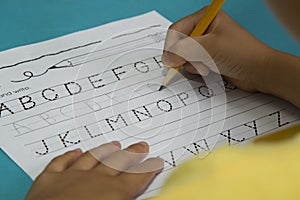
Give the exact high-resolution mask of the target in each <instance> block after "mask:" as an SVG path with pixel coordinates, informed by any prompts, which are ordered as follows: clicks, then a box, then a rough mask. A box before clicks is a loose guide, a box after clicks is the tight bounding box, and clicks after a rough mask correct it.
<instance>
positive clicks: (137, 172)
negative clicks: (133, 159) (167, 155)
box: [119, 158, 164, 197]
mask: <svg viewBox="0 0 300 200" xmlns="http://www.w3.org/2000/svg"><path fill="white" fill-rule="evenodd" d="M163 166H164V161H163V160H162V159H160V158H149V159H147V160H146V161H145V162H142V163H141V164H139V165H136V166H134V167H132V168H130V169H128V171H127V172H125V173H121V174H120V176H119V177H120V178H121V179H122V180H123V181H124V184H126V185H128V186H129V187H128V188H129V191H128V192H129V193H130V196H132V197H135V196H137V195H139V194H141V193H143V192H144V191H145V190H146V189H147V187H148V186H149V185H150V183H151V182H152V180H153V179H154V178H155V177H156V176H157V175H158V174H159V173H160V172H161V171H162V169H163Z"/></svg>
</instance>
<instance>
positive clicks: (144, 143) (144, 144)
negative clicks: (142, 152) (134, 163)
mask: <svg viewBox="0 0 300 200" xmlns="http://www.w3.org/2000/svg"><path fill="white" fill-rule="evenodd" d="M139 144H140V145H143V146H145V147H148V146H149V145H148V143H147V142H139Z"/></svg>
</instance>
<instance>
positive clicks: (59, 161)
mask: <svg viewBox="0 0 300 200" xmlns="http://www.w3.org/2000/svg"><path fill="white" fill-rule="evenodd" d="M81 155H82V151H81V150H80V149H76V150H73V151H68V152H66V153H64V154H63V155H60V156H58V157H56V158H54V159H53V160H52V161H51V162H50V163H49V164H48V165H47V167H46V168H45V170H44V171H45V172H62V171H64V170H66V169H68V167H69V166H71V165H72V164H73V163H74V162H75V161H76V160H77V159H78V158H79V157H80V156H81Z"/></svg>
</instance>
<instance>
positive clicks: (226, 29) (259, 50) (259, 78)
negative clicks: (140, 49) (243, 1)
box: [162, 0, 270, 92]
mask: <svg viewBox="0 0 300 200" xmlns="http://www.w3.org/2000/svg"><path fill="white" fill-rule="evenodd" d="M214 2H219V6H218V7H217V8H218V9H219V8H220V5H221V4H222V3H223V2H224V1H217V0H216V1H213V3H214ZM213 3H212V4H211V5H213ZM220 3H221V4H220ZM209 8H212V7H211V6H209V7H206V8H203V9H201V10H199V11H198V12H196V13H194V14H192V15H189V16H187V17H185V18H183V19H181V20H179V21H178V22H176V23H174V24H172V25H171V26H170V28H169V31H174V32H175V31H176V32H179V33H182V35H186V37H188V36H190V37H191V38H192V39H193V40H194V41H195V42H197V43H198V44H199V45H201V46H202V47H203V48H204V49H205V50H206V51H207V53H208V54H209V55H210V56H211V58H212V59H213V61H214V63H215V64H216V66H217V68H218V70H215V69H213V68H211V66H208V65H205V64H204V62H201V60H202V55H197V56H198V58H197V60H195V61H194V62H193V63H190V62H188V61H187V60H186V59H185V56H182V54H185V55H190V54H192V53H194V52H196V51H197V50H196V49H193V48H194V47H193V46H190V45H189V43H188V42H187V40H185V39H182V40H181V38H179V39H178V38H176V37H168V36H167V38H166V41H169V42H170V40H171V42H170V43H171V44H172V46H168V45H165V49H164V53H163V57H162V59H163V60H162V61H163V63H164V65H165V66H166V67H168V68H175V70H169V72H168V73H173V74H176V73H178V72H177V70H178V69H180V68H181V67H183V68H184V69H185V70H186V71H188V72H190V73H193V74H200V75H203V76H206V75H208V74H209V73H211V71H212V72H215V73H221V74H222V75H223V76H224V78H225V79H226V80H227V81H229V82H231V83H232V84H234V85H235V86H237V87H238V88H240V89H244V90H247V91H261V92H263V91H264V90H265V89H266V88H265V87H266V84H265V82H264V81H265V80H266V79H265V77H266V74H265V66H266V55H268V52H269V50H270V47H268V46H266V45H265V44H263V43H262V42H261V41H259V40H258V39H256V38H255V37H254V36H253V35H252V34H250V33H249V32H248V31H246V30H245V29H244V28H243V27H241V26H240V25H239V24H237V23H236V22H235V21H234V20H233V19H232V18H231V17H230V16H228V15H227V14H226V13H225V12H224V11H222V10H218V9H217V10H218V12H216V10H215V12H214V13H213V15H216V16H215V17H213V15H211V17H210V19H209V20H207V21H206V22H205V26H201V27H202V28H201V30H202V31H196V29H195V27H197V26H199V24H201V23H200V22H201V21H202V20H203V21H204V17H205V16H207V15H208V14H206V13H210V12H208V10H209ZM214 8H216V7H214ZM209 21H211V23H208V22H209ZM202 23H204V22H202ZM207 24H208V25H207ZM206 26H207V28H205V27H206ZM203 30H204V31H203ZM196 32H198V33H199V34H196ZM170 48H172V51H169V49H170ZM176 51H178V53H176ZM179 55H180V56H179ZM186 57H188V56H186ZM165 80H167V81H164V83H163V84H162V86H163V87H164V86H167V82H168V81H169V80H170V76H168V75H167V76H166V79H165ZM163 87H162V88H163Z"/></svg>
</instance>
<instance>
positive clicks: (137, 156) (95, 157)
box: [26, 142, 163, 200]
mask: <svg viewBox="0 0 300 200" xmlns="http://www.w3.org/2000/svg"><path fill="white" fill-rule="evenodd" d="M120 148H121V145H120V143H118V142H112V143H107V144H104V145H101V146H100V147H98V148H95V149H93V150H91V151H89V152H86V153H84V154H83V153H82V152H81V151H80V150H74V151H70V152H67V153H65V154H63V155H61V156H59V157H57V158H55V159H53V160H52V161H51V162H50V164H49V165H48V166H47V167H46V169H45V170H44V171H43V172H42V173H41V174H40V176H39V177H38V178H37V179H36V180H35V181H34V183H33V185H32V187H31V189H30V191H29V193H28V195H27V197H26V200H40V199H43V200H49V199H51V200H62V199H63V200H77V199H78V200H79V199H81V200H82V199H88V200H93V199H97V200H99V199H110V200H114V199H132V198H134V197H136V196H137V195H139V194H141V193H142V192H143V191H144V190H145V189H146V188H147V186H148V185H149V183H150V182H151V181H152V180H153V178H154V177H155V176H156V175H157V174H158V173H160V171H161V170H162V168H163V161H162V160H161V159H159V158H150V159H147V160H146V161H144V162H142V163H141V160H143V159H144V158H145V156H146V155H147V153H148V152H149V146H148V144H146V143H144V142H143V143H137V144H134V145H131V146H129V147H128V148H126V149H125V150H121V149H120ZM104 163H105V164H104Z"/></svg>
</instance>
